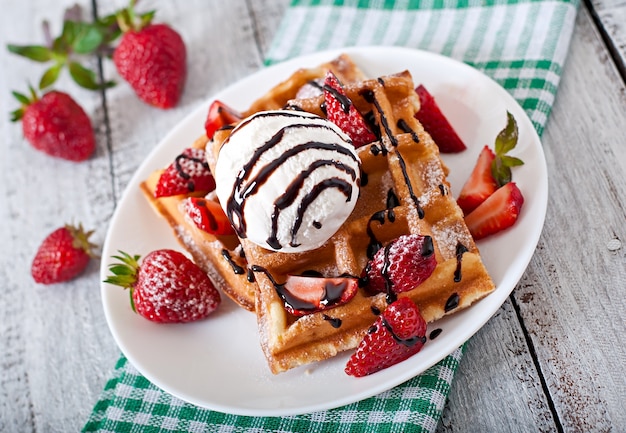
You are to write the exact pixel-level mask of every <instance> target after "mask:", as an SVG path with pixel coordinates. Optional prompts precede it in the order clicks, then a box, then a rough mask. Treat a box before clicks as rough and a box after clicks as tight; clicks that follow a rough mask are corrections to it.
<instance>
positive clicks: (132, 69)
mask: <svg viewBox="0 0 626 433" xmlns="http://www.w3.org/2000/svg"><path fill="white" fill-rule="evenodd" d="M134 3H135V2H134V1H131V4H130V6H129V7H128V8H127V9H123V10H122V11H120V12H119V13H118V14H117V21H118V25H119V26H120V29H121V30H122V32H123V34H122V38H121V40H120V43H119V44H118V46H117V47H116V48H115V51H114V52H113V62H114V63H115V66H116V68H117V71H118V72H119V74H120V76H121V77H122V78H123V79H124V80H126V81H127V82H128V83H129V84H130V86H131V87H132V88H133V90H134V91H135V93H136V94H137V96H138V97H139V98H140V99H141V100H143V101H144V102H146V103H147V104H149V105H153V106H155V107H158V108H171V107H175V106H176V104H177V103H178V100H179V99H180V96H181V94H182V92H183V88H184V86H185V80H186V78H187V50H186V48H185V43H184V42H183V39H182V38H181V36H180V34H178V32H176V30H174V29H173V28H172V27H170V26H168V25H167V24H152V23H151V21H152V17H153V15H154V12H150V13H147V14H143V15H141V16H136V14H135V12H134V11H133V6H134Z"/></svg>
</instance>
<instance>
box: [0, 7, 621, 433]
mask: <svg viewBox="0 0 626 433" xmlns="http://www.w3.org/2000/svg"><path fill="white" fill-rule="evenodd" d="M73 3H74V0H59V1H55V2H48V1H47V0H5V1H3V3H2V9H3V13H2V14H0V46H1V47H2V48H1V49H0V176H1V181H0V222H1V224H0V281H2V283H1V284H0V431H1V432H31V431H32V432H35V431H36V432H70V431H78V430H80V428H81V427H82V426H83V424H84V423H85V421H86V419H87V417H88V415H89V413H90V411H91V410H92V407H93V405H94V403H95V402H96V401H97V399H98V396H99V395H100V392H101V391H102V389H103V386H104V384H105V382H106V380H107V378H108V377H109V375H110V374H111V371H112V369H113V366H114V363H115V361H116V360H117V358H118V357H119V353H120V352H119V349H118V348H117V347H116V345H115V342H114V341H113V339H112V337H111V335H110V334H109V331H108V328H107V325H106V323H105V319H104V315H103V310H102V306H101V299H100V294H99V285H100V277H99V273H98V271H99V270H98V267H99V263H98V262H96V261H94V262H93V263H92V264H91V265H90V266H89V268H88V269H87V272H86V273H85V274H84V275H83V276H82V277H80V278H79V279H76V280H74V281H72V282H70V283H67V284H61V285H56V286H49V287H46V286H39V285H36V284H34V283H33V281H32V279H31V277H30V263H31V260H32V257H33V255H34V252H35V250H36V248H37V246H38V245H39V243H40V242H41V240H42V239H43V237H44V236H45V235H47V234H48V233H49V232H50V231H52V230H53V229H55V228H56V227H57V226H59V225H61V224H63V223H64V222H66V221H74V222H78V221H80V222H82V223H83V224H84V225H85V226H86V227H89V228H95V229H96V233H95V236H94V238H95V240H96V241H97V242H99V243H102V241H103V240H104V237H105V235H106V231H107V228H108V223H109V220H110V218H111V215H112V214H113V211H114V209H115V206H116V203H117V201H118V200H119V198H120V195H121V193H122V191H123V190H124V187H125V186H126V184H127V182H128V181H129V179H130V177H131V175H132V174H133V172H134V171H135V169H136V168H137V167H138V165H139V164H140V162H141V161H142V160H143V159H144V158H145V157H146V155H147V153H148V152H149V151H150V150H151V149H152V148H153V147H154V146H155V145H156V144H157V143H158V142H159V141H160V140H161V138H162V137H163V136H164V135H165V134H166V133H167V132H168V131H169V130H170V129H171V128H172V127H173V126H174V125H176V124H177V123H178V122H179V121H180V120H181V119H183V118H184V117H185V116H186V115H187V114H188V113H190V112H191V111H192V110H193V109H194V108H195V107H197V106H198V105H199V104H200V103H201V102H202V101H204V100H206V98H208V97H209V96H210V95H211V94H213V93H215V92H217V91H218V90H220V89H222V88H223V87H225V86H226V85H228V84H231V83H234V82H235V81H237V80H239V79H241V78H243V77H245V76H247V75H249V74H250V73H252V72H254V71H256V70H257V69H259V68H260V67H261V66H262V58H263V55H264V53H265V52H266V50H267V48H268V44H269V41H270V40H271V38H272V36H273V34H274V31H275V30H276V27H277V24H278V22H279V20H280V17H281V15H282V11H283V10H284V9H285V8H286V6H287V5H288V3H289V1H288V0H263V1H255V2H250V1H246V0H232V1H228V2H223V1H218V0H213V1H201V0H186V1H184V2H175V1H174V0H151V1H146V2H145V4H142V5H141V6H142V8H143V7H145V8H148V7H155V8H157V9H158V14H157V18H158V19H159V20H161V21H166V22H169V23H170V24H172V25H173V26H174V27H175V28H177V29H178V30H179V31H180V32H181V33H182V35H183V38H184V39H185V41H186V43H187V45H188V49H189V53H190V58H191V59H192V61H191V62H190V63H189V66H190V70H189V78H188V83H187V87H186V91H185V93H184V96H183V98H182V101H181V103H180V105H179V107H178V108H176V109H173V110H169V111H161V110H156V109H151V108H149V107H147V106H145V105H144V104H142V103H141V102H139V100H138V99H137V98H136V97H135V96H134V95H133V94H132V92H131V90H130V89H129V87H128V86H126V85H119V86H117V87H115V88H113V89H111V90H108V91H107V92H106V94H100V93H97V92H88V91H84V90H80V89H79V88H77V87H76V86H74V85H73V84H72V83H70V81H69V79H67V76H64V77H63V78H62V80H61V82H60V83H59V86H58V87H59V88H62V89H65V90H67V91H69V92H70V93H71V94H72V95H73V96H74V97H75V99H77V100H78V101H79V102H80V103H81V104H82V105H83V107H84V108H85V109H86V111H87V112H88V113H89V114H90V116H91V117H92V119H93V123H94V126H95V129H96V135H97V141H98V149H97V152H96V155H95V156H94V157H93V158H92V159H90V160H89V161H87V162H84V163H81V164H74V163H70V162H65V161H61V160H56V159H53V158H50V157H47V156H45V155H43V154H41V153H39V152H36V151H34V150H33V149H32V148H31V147H30V146H29V145H28V144H27V143H26V142H25V141H24V140H23V138H22V134H21V129H20V127H19V126H18V125H15V124H11V123H10V122H9V121H8V118H9V116H8V113H9V112H10V111H12V110H13V109H15V108H16V106H17V103H16V102H15V101H14V100H12V97H11V94H10V91H11V90H18V91H25V90H26V85H27V81H28V80H30V82H31V83H36V81H37V80H38V78H39V76H40V74H41V71H42V70H41V68H40V67H39V66H38V65H35V64H33V63H30V62H28V61H26V60H24V59H21V58H19V57H17V56H14V55H11V54H9V53H8V52H7V51H6V50H5V49H4V47H5V45H6V44H7V43H9V42H11V43H19V44H24V43H39V42H41V41H42V32H41V30H40V22H41V21H42V20H43V19H44V18H48V19H50V20H51V22H52V25H53V31H54V32H55V33H56V32H58V31H59V30H60V29H59V26H60V19H61V11H62V10H63V8H64V7H65V6H68V5H70V4H73ZM80 3H82V4H83V5H84V6H85V8H86V10H87V13H91V11H92V9H93V5H92V4H91V3H90V2H87V1H82V2H80ZM125 3H126V2H125V1H121V0H115V1H111V2H105V1H96V0H94V1H93V4H94V5H97V9H98V10H97V13H98V14H99V15H102V14H105V13H108V12H111V11H112V10H114V9H116V8H118V7H120V6H121V5H123V4H125ZM94 66H97V64H95V63H94ZM103 69H104V71H103V72H104V75H105V76H106V77H109V78H110V77H113V76H115V72H114V71H113V69H112V65H111V63H110V62H104V63H103ZM625 82H626V3H624V2H623V1H621V2H620V1H619V0H586V1H585V2H584V3H583V4H581V6H580V10H579V14H578V18H577V23H576V29H575V32H574V36H573V39H572V43H571V47H570V53H569V57H568V59H567V63H566V65H565V68H564V71H563V77H562V82H561V86H560V88H559V91H558V95H557V100H556V104H555V106H554V110H553V112H552V115H551V117H550V120H549V122H548V124H547V128H546V130H545V133H544V135H543V145H544V150H545V153H546V159H547V163H548V171H549V178H550V186H549V188H550V190H549V194H550V198H549V205H548V213H547V217H546V223H545V228H544V231H543V234H542V237H541V239H540V241H539V245H538V248H537V251H536V253H535V256H534V258H533V259H532V261H531V263H530V265H529V267H528V270H527V271H526V273H525V275H524V277H523V278H522V280H521V281H520V283H519V285H518V287H517V288H516V289H515V291H514V292H513V294H512V295H511V297H510V298H509V299H508V301H507V302H506V303H505V304H504V305H503V307H502V308H501V309H500V310H499V311H498V313H497V314H496V315H495V316H494V317H493V318H492V319H491V320H490V321H489V322H488V323H487V325H486V326H485V327H484V328H483V329H482V330H481V331H480V332H478V334H477V335H476V336H475V337H474V338H472V339H471V340H470V342H469V345H468V349H467V352H466V355H465V356H464V359H463V361H462V364H461V368H460V370H459V372H458V374H457V375H456V378H455V382H454V386H453V389H452V392H451V394H450V398H449V402H448V404H447V406H446V409H445V412H444V416H443V419H442V422H441V424H440V426H439V431H440V432H447V431H449V432H479V431H480V432H482V431H498V432H531V431H533V432H534V431H542V432H547V431H557V432H610V431H611V432H623V431H626V410H625V408H626V407H625V406H626V403H625V401H626V374H625V372H626V349H625V347H624V344H625V341H626V324H625V322H626V320H625V318H626V300H625V298H626V132H625V130H626V87H625V86H626V84H625Z"/></svg>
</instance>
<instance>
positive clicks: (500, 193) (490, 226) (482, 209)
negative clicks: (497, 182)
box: [465, 182, 524, 240]
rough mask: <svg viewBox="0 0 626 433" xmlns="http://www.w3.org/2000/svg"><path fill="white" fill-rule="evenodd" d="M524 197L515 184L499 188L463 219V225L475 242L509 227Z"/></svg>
mask: <svg viewBox="0 0 626 433" xmlns="http://www.w3.org/2000/svg"><path fill="white" fill-rule="evenodd" d="M523 204H524V197H523V196H522V192H521V191H520V190H519V188H518V187H517V185H516V184H515V182H509V183H507V184H506V185H504V186H503V187H500V188H499V189H498V190H497V191H496V192H494V193H493V194H492V195H491V196H489V198H488V199H487V200H485V201H484V202H483V203H481V205H480V206H478V207H477V208H476V209H474V210H473V211H472V212H471V213H470V214H469V215H467V216H466V217H465V224H466V225H467V228H468V229H469V231H470V233H471V234H472V236H473V237H474V239H475V240H478V239H482V238H484V237H487V236H489V235H492V234H494V233H497V232H499V231H501V230H504V229H506V228H509V227H511V226H512V225H513V224H514V223H515V221H517V218H518V216H519V214H520V211H521V209H522V205H523Z"/></svg>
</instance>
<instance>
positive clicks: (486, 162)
mask: <svg viewBox="0 0 626 433" xmlns="http://www.w3.org/2000/svg"><path fill="white" fill-rule="evenodd" d="M495 158H496V154H495V153H493V151H492V150H491V149H490V148H489V146H487V145H485V146H484V147H483V149H482V150H481V151H480V154H479V155H478V160H477V161H476V165H475V166H474V169H473V170H472V173H471V174H470V177H469V178H468V179H467V180H466V181H465V184H463V188H461V193H460V194H459V198H457V200H456V202H457V203H458V205H459V207H460V208H461V209H462V210H463V212H464V213H465V215H468V214H469V213H470V212H471V211H473V210H474V209H476V207H478V205H479V204H481V203H482V202H484V201H485V200H486V199H487V197H489V196H490V195H491V194H493V193H494V192H495V191H496V190H497V189H498V183H497V182H496V180H495V179H494V177H493V175H492V174H491V164H492V162H493V161H494V159H495Z"/></svg>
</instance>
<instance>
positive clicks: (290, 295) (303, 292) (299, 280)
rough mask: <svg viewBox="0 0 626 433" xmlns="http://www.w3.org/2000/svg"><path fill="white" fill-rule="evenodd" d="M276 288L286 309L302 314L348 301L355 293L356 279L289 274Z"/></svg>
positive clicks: (297, 314) (295, 314) (298, 314)
mask: <svg viewBox="0 0 626 433" xmlns="http://www.w3.org/2000/svg"><path fill="white" fill-rule="evenodd" d="M276 290H277V291H278V294H279V295H280V297H281V298H282V299H283V301H284V302H285V309H286V310H287V311H289V312H290V313H291V314H293V315H294V316H304V315H306V314H311V313H315V312H317V311H322V310H327V309H329V308H332V307H336V306H338V305H342V304H345V303H346V302H348V301H349V300H350V299H352V298H353V297H354V295H356V292H357V290H358V279H356V278H351V277H336V278H325V277H310V276H302V275H289V276H288V277H287V280H286V281H285V283H284V284H282V285H276Z"/></svg>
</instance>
